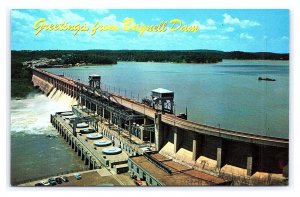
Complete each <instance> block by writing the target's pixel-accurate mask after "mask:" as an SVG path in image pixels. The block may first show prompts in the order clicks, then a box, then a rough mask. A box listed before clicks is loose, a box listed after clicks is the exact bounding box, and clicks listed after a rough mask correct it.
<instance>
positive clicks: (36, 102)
mask: <svg viewBox="0 0 300 197" xmlns="http://www.w3.org/2000/svg"><path fill="white" fill-rule="evenodd" d="M68 107H69V106H68V103H67V102H65V103H59V102H58V101H57V100H51V99H50V98H47V97H46V96H45V95H42V94H35V95H31V96H29V97H28V98H27V99H23V100H12V101H11V141H10V144H11V184H12V185H16V184H19V183H22V182H24V181H28V180H31V179H36V178H39V177H47V176H53V175H56V174H61V173H64V172H68V171H81V170H87V169H88V166H85V165H84V163H83V162H82V161H81V160H80V157H78V156H77V155H76V153H75V152H74V151H72V150H71V148H70V147H69V145H67V143H66V142H65V141H64V140H63V139H62V138H61V137H59V136H58V133H57V131H56V130H55V129H54V127H53V126H52V125H51V123H50V114H53V113H55V112H57V111H60V110H62V111H64V110H66V109H68ZM49 136H51V137H49Z"/></svg>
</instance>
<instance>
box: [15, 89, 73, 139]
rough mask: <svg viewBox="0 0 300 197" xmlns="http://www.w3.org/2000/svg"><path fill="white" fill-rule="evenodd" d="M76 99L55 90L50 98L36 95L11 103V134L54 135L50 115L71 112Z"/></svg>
mask: <svg viewBox="0 0 300 197" xmlns="http://www.w3.org/2000/svg"><path fill="white" fill-rule="evenodd" d="M75 104H77V101H76V99H74V98H71V97H70V96H68V95H67V94H65V93H63V92H62V91H60V90H57V89H56V88H54V89H53V90H52V91H51V93H50V94H49V96H48V98H47V97H46V96H45V95H43V94H34V95H31V96H28V97H27V98H26V99H23V100H12V101H11V132H12V134H14V133H24V134H54V128H53V127H52V126H51V124H50V114H54V113H55V112H59V111H67V110H71V106H72V105H75Z"/></svg>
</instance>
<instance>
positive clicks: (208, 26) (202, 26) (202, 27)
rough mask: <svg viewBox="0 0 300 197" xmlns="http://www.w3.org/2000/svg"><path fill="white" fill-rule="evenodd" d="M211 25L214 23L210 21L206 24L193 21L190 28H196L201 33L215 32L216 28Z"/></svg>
mask: <svg viewBox="0 0 300 197" xmlns="http://www.w3.org/2000/svg"><path fill="white" fill-rule="evenodd" d="M209 23H210V24H209ZM212 23H214V21H213V20H212V19H211V20H210V19H208V20H207V24H201V23H200V22H199V21H197V20H194V21H193V22H192V24H191V25H192V26H198V28H199V30H200V31H203V30H216V29H217V27H216V26H215V25H212Z"/></svg>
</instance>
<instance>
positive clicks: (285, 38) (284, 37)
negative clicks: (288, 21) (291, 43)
mask: <svg viewBox="0 0 300 197" xmlns="http://www.w3.org/2000/svg"><path fill="white" fill-rule="evenodd" d="M288 39H289V38H288V37H287V36H282V37H281V40H288Z"/></svg>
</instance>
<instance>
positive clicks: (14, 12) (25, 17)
mask: <svg viewBox="0 0 300 197" xmlns="http://www.w3.org/2000/svg"><path fill="white" fill-rule="evenodd" d="M11 17H12V18H13V19H20V20H25V21H34V19H35V18H34V17H33V16H31V15H30V14H27V13H25V12H21V11H19V10H12V11H11Z"/></svg>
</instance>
